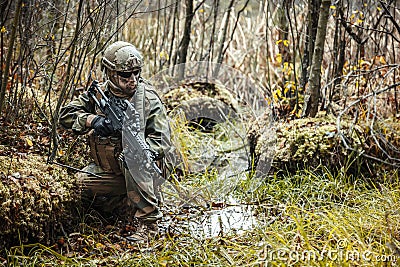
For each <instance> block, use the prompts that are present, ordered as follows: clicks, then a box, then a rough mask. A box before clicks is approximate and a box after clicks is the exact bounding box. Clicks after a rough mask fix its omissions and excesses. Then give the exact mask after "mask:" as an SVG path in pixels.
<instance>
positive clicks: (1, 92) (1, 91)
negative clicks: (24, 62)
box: [0, 0, 22, 116]
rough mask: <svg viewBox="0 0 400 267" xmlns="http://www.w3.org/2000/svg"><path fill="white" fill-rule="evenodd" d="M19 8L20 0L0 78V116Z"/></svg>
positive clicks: (19, 12)
mask: <svg viewBox="0 0 400 267" xmlns="http://www.w3.org/2000/svg"><path fill="white" fill-rule="evenodd" d="M21 6H22V0H18V2H17V6H16V8H17V9H16V11H15V16H14V21H13V28H12V31H11V36H10V43H9V44H8V52H7V58H6V65H5V68H4V73H3V74H4V75H3V76H2V77H1V79H2V80H1V87H0V116H1V113H2V111H3V107H4V101H5V96H6V90H7V82H8V73H9V71H10V64H11V57H12V54H13V48H14V41H15V35H16V33H17V28H18V22H19V16H20V14H21Z"/></svg>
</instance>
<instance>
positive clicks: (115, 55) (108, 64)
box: [101, 41, 143, 97]
mask: <svg viewBox="0 0 400 267" xmlns="http://www.w3.org/2000/svg"><path fill="white" fill-rule="evenodd" d="M101 66H102V69H103V71H104V73H105V75H106V76H107V77H108V80H107V83H108V85H109V88H110V90H111V92H112V93H113V94H114V95H116V96H119V97H130V96H132V94H133V91H129V92H127V91H123V90H122V89H121V88H120V87H119V83H118V81H117V80H116V79H115V77H112V75H110V74H111V72H112V71H115V72H117V73H129V72H131V73H132V72H133V73H134V72H137V73H138V75H139V76H140V72H141V69H142V67H143V57H142V55H141V53H140V52H139V51H138V50H137V48H136V47H135V46H134V45H133V44H131V43H128V42H123V41H117V42H115V43H113V44H111V45H110V46H109V47H107V48H106V50H105V51H104V54H103V57H102V59H101Z"/></svg>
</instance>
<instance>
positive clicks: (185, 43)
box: [178, 0, 194, 77]
mask: <svg viewBox="0 0 400 267" xmlns="http://www.w3.org/2000/svg"><path fill="white" fill-rule="evenodd" d="M185 2H186V17H185V28H184V29H183V36H182V40H181V43H180V46H179V51H178V55H179V58H178V64H182V63H186V57H187V51H188V49H189V43H190V32H191V30H192V20H193V17H194V12H193V0H186V1H185ZM179 72H180V73H179V75H181V76H182V77H183V74H184V72H185V69H184V66H181V67H180V68H179Z"/></svg>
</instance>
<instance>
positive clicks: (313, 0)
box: [300, 0, 321, 89]
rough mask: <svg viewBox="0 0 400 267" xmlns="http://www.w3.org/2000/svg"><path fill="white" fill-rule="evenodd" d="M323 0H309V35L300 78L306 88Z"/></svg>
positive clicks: (301, 86) (302, 86)
mask: <svg viewBox="0 0 400 267" xmlns="http://www.w3.org/2000/svg"><path fill="white" fill-rule="evenodd" d="M320 5H321V0H308V15H307V17H308V24H307V36H306V41H305V44H304V54H303V61H302V74H301V80H300V88H303V89H304V88H305V87H306V84H307V82H308V78H309V73H310V71H309V69H308V68H309V67H310V64H311V61H312V57H313V52H314V40H315V36H316V34H317V27H318V18H319V8H320Z"/></svg>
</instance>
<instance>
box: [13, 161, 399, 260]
mask: <svg viewBox="0 0 400 267" xmlns="http://www.w3.org/2000/svg"><path fill="white" fill-rule="evenodd" d="M398 178H399V177H398V172H397V171H393V172H391V173H385V174H383V177H381V179H379V182H376V183H374V182H373V181H371V180H368V179H365V178H364V177H354V176H353V177H351V176H347V175H344V174H340V173H339V174H336V175H332V173H331V172H330V171H329V170H327V169H324V168H322V167H321V168H320V169H319V170H318V172H314V171H307V170H304V171H299V172H297V173H296V174H295V175H290V174H285V175H280V176H277V175H275V176H272V177H269V178H268V180H266V181H265V183H263V184H262V185H261V186H260V187H259V188H258V189H257V190H256V191H253V192H248V191H246V190H242V191H241V189H245V187H246V184H245V183H243V184H242V185H241V187H242V188H238V190H236V191H235V193H236V194H237V196H235V197H237V198H238V199H240V202H241V203H242V204H247V205H249V206H251V210H252V213H253V215H254V217H255V218H256V219H257V224H256V225H255V226H254V227H253V228H252V229H251V230H247V231H244V232H241V233H234V232H232V231H231V232H229V231H226V232H223V233H220V234H219V235H218V236H213V237H204V238H198V237H194V236H193V235H191V232H190V231H189V230H187V231H185V228H184V227H181V229H180V231H179V234H172V232H171V231H167V233H165V234H163V235H162V236H161V237H160V238H158V239H156V240H153V241H151V242H150V243H149V244H129V243H126V242H119V243H116V242H112V240H113V237H112V235H111V234H109V235H108V234H107V232H103V233H100V232H99V230H98V229H97V228H95V227H90V225H86V227H81V228H80V232H79V233H75V234H74V235H75V236H76V235H79V237H80V241H79V242H81V246H80V250H79V251H78V250H76V251H73V250H72V249H73V248H74V246H75V248H77V247H76V242H77V240H78V239H76V238H74V237H73V236H72V234H70V236H69V237H68V236H67V237H65V244H64V246H61V247H60V246H53V247H45V246H43V245H38V244H36V245H29V246H25V247H22V246H18V247H14V248H12V249H10V250H9V254H8V259H7V262H8V263H9V264H11V265H23V266H37V265H38V264H39V265H46V266H56V265H67V266H70V265H74V266H99V265H102V266H195V265H196V266H197V265H207V266H210V265H211V266H289V265H297V266H304V265H306V266H390V265H396V264H397V261H398V259H397V258H398V257H400V254H399V248H398V247H399V246H400V232H399V226H400V214H399V209H400V204H399V203H400V202H399V200H400V194H399V193H400V186H399V184H398ZM170 212H171V213H173V212H172V211H170ZM169 215H172V218H175V219H176V217H177V216H175V215H174V214H169ZM83 224H84V222H83ZM170 227H171V225H170ZM5 260H6V259H5Z"/></svg>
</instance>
